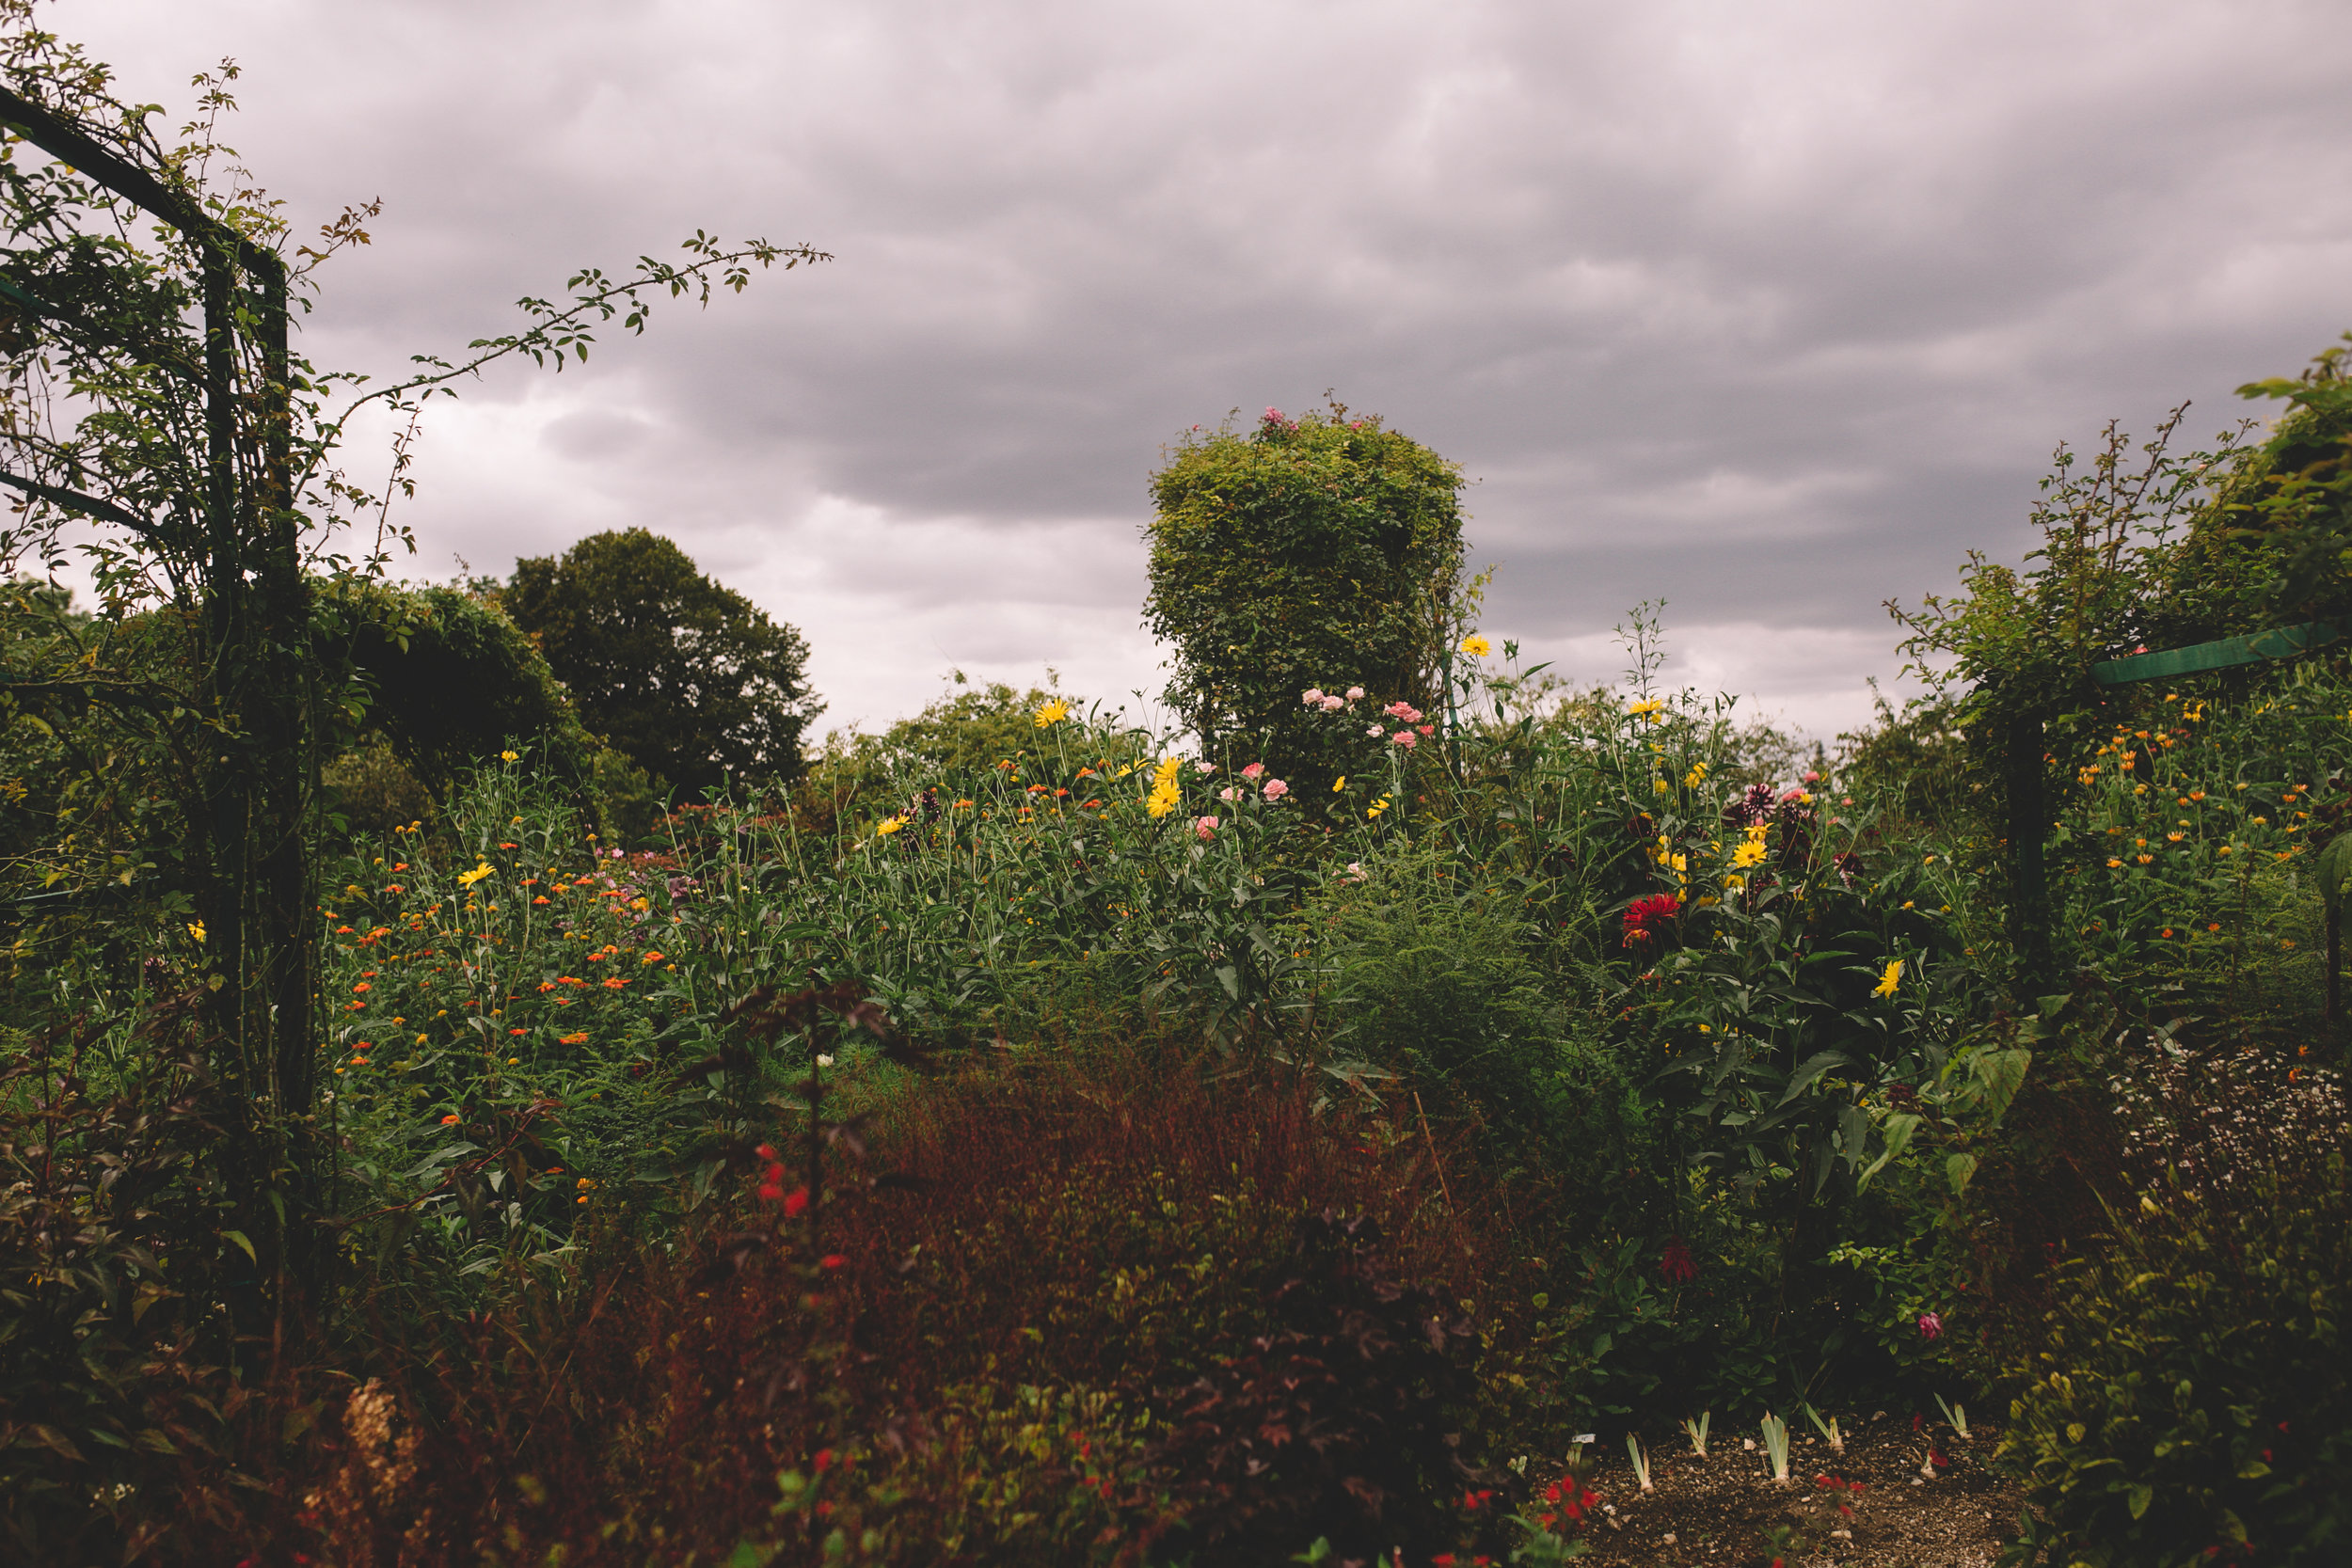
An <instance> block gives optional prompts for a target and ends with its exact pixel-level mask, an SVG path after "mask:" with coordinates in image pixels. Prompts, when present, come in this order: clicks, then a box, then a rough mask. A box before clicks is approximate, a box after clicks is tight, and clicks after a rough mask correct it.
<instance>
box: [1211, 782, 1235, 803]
mask: <svg viewBox="0 0 2352 1568" xmlns="http://www.w3.org/2000/svg"><path fill="white" fill-rule="evenodd" d="M1216 798H1217V799H1218V800H1240V799H1241V791H1240V790H1238V789H1235V788H1234V787H1233V786H1232V784H1227V785H1226V786H1225V787H1224V788H1223V789H1220V790H1218V791H1217V792H1216Z"/></svg>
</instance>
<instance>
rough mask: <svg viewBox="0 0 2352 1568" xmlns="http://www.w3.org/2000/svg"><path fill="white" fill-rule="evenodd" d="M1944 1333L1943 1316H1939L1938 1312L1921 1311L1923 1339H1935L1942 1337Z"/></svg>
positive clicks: (1920, 1326)
mask: <svg viewBox="0 0 2352 1568" xmlns="http://www.w3.org/2000/svg"><path fill="white" fill-rule="evenodd" d="M1943 1333H1944V1320H1943V1319H1942V1318H1940V1317H1938V1316H1937V1315H1936V1314H1934V1313H1933V1312H1922V1313H1920V1314H1919V1338H1922V1339H1935V1338H1942V1336H1943Z"/></svg>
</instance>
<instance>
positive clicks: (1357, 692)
mask: <svg viewBox="0 0 2352 1568" xmlns="http://www.w3.org/2000/svg"><path fill="white" fill-rule="evenodd" d="M1347 700H1348V701H1349V702H1351V703H1360V702H1362V701H1363V700H1364V689H1363V688H1362V687H1360V686H1351V687H1349V688H1348V689H1347Z"/></svg>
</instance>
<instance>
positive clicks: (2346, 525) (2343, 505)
mask: <svg viewBox="0 0 2352 1568" xmlns="http://www.w3.org/2000/svg"><path fill="white" fill-rule="evenodd" d="M2346 344H2352V334H2346ZM2346 344H2339V345H2337V346H2336V347H2333V348H2330V349H2328V350H2327V351H2326V352H2324V353H2322V354H2321V355H2319V356H2318V357H2316V358H2315V359H2313V360H2312V364H2311V367H2310V368H2309V369H2308V370H2306V371H2305V372H2303V374H2302V376H2301V377H2300V378H2298V379H2296V380H2292V381H2290V380H2285V379H2282V378H2281V379H2273V380H2268V381H2257V382H2253V383H2251V384H2250V385H2248V386H2245V387H2241V388H2238V394H2239V395H2240V396H2241V397H2260V398H2276V399H2282V400H2284V401H2285V403H2286V404H2287V405H2288V412H2287V415H2286V417H2285V418H2283V419H2281V420H2280V421H2279V424H2278V428H2277V429H2276V431H2274V432H2273V434H2272V435H2271V436H2270V438H2269V439H2268V440H2267V441H2265V442H2264V443H2263V445H2262V447H2261V449H2260V450H2259V452H2258V454H2257V459H2256V462H2255V463H2254V464H2253V465H2252V466H2251V471H2250V472H2249V475H2248V476H2247V479H2246V481H2245V482H2243V483H2240V484H2238V485H2237V486H2235V487H2234V493H2233V494H2232V495H2231V496H2229V497H2228V498H2227V501H2226V504H2225V506H2224V508H2223V515H2224V517H2225V518H2226V520H2227V521H2228V522H2229V523H2230V524H2232V525H2233V527H2232V529H2231V530H2230V536H2231V537H2232V538H2233V540H2248V539H2250V540H2252V541H2254V542H2256V543H2258V544H2259V545H2261V546H2265V547H2266V550H2267V552H2269V554H2270V555H2271V556H2272V557H2273V558H2274V559H2276V561H2277V575H2276V576H2275V577H2273V578H2271V579H2270V580H2269V581H2268V582H2267V583H2265V585H2264V587H2265V592H2266V596H2267V597H2268V599H2269V601H2270V606H2271V609H2272V611H2273V613H2274V614H2277V615H2278V616H2280V617H2281V618H2282V619H2283V618H2288V617H2310V616H2336V615H2341V614H2343V613H2344V611H2345V610H2352V461H2347V457H2348V456H2352V451H2347V448H2352V380H2347V378H2346V377H2345V374H2344V364H2345V356H2346V353H2347V347H2346Z"/></svg>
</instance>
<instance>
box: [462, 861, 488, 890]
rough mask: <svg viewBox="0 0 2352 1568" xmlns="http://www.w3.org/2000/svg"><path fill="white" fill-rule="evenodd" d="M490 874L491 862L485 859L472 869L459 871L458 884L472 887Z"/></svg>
mask: <svg viewBox="0 0 2352 1568" xmlns="http://www.w3.org/2000/svg"><path fill="white" fill-rule="evenodd" d="M489 874H490V863H489V862H488V861H484V862H483V863H481V864H480V865H477V866H475V867H474V868H473V869H472V870H471V871H461V872H459V873H458V874H457V885H458V886H459V887H471V886H473V885H474V883H476V882H478V881H480V880H482V879H483V878H485V877H487V876H488V875H489Z"/></svg>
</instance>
